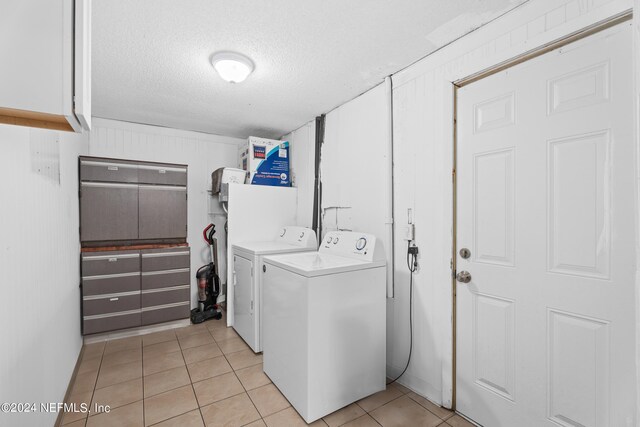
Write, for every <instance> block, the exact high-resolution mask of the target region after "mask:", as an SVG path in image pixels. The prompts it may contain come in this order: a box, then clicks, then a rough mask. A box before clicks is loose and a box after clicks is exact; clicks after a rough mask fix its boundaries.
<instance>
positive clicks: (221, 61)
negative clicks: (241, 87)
mask: <svg viewBox="0 0 640 427" xmlns="http://www.w3.org/2000/svg"><path fill="white" fill-rule="evenodd" d="M211 65H213V68H214V69H215V70H216V71H217V72H218V74H219V75H220V77H222V79H223V80H226V81H228V82H229V83H240V82H242V81H244V80H245V79H246V78H247V77H249V74H251V73H252V72H253V69H254V65H253V62H252V61H251V60H250V59H249V58H247V57H246V56H244V55H242V54H240V53H236V52H218V53H215V54H213V56H212V57H211Z"/></svg>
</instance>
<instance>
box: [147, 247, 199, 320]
mask: <svg viewBox="0 0 640 427" xmlns="http://www.w3.org/2000/svg"><path fill="white" fill-rule="evenodd" d="M189 259H190V257H189V248H175V249H150V250H144V251H142V258H141V260H142V281H141V292H142V318H141V323H142V324H143V325H150V324H152V323H157V322H167V321H170V320H176V319H183V318H186V317H189V313H190V308H191V286H190V283H191V280H190V279H191V273H190V269H189Z"/></svg>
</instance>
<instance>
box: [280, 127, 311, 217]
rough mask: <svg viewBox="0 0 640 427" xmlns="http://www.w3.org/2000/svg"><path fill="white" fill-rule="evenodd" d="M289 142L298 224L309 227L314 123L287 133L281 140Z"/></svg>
mask: <svg viewBox="0 0 640 427" xmlns="http://www.w3.org/2000/svg"><path fill="white" fill-rule="evenodd" d="M281 139H282V140H283V141H289V153H290V156H291V158H290V160H289V167H290V175H291V179H292V183H293V186H294V187H296V188H297V189H298V209H297V217H298V224H296V225H300V226H303V227H309V228H310V227H311V226H312V224H313V193H314V191H313V190H314V188H313V186H314V180H315V173H314V172H315V157H316V153H315V149H316V148H315V145H316V122H315V120H314V121H311V122H309V123H307V124H306V125H304V126H302V127H300V128H298V129H296V130H294V131H293V132H290V133H288V134H287V135H285V136H283V137H282V138H281Z"/></svg>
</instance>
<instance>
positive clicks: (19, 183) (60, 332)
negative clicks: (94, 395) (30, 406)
mask: <svg viewBox="0 0 640 427" xmlns="http://www.w3.org/2000/svg"><path fill="white" fill-rule="evenodd" d="M86 149H87V135H77V134H71V133H66V132H54V131H46V130H40V129H29V128H25V127H18V126H5V125H0V153H2V154H1V155H2V167H1V168H0V195H2V202H1V203H0V220H1V221H2V225H1V226H0V253H1V255H0V271H1V272H2V273H1V275H2V281H1V283H0V324H1V325H2V329H1V330H2V332H1V333H0V337H1V340H0V341H1V342H2V344H1V345H0V402H38V403H40V402H62V401H63V399H64V395H65V392H66V390H67V385H68V384H69V380H70V378H71V374H72V372H73V369H74V367H75V363H76V360H77V358H78V354H79V353H80V348H81V346H82V337H81V335H80V289H79V282H80V263H79V259H80V258H79V254H80V244H79V238H78V228H79V219H78V166H77V159H78V155H79V154H82V153H84V152H85V151H86ZM56 416H57V414H56V413H50V414H45V413H34V414H15V416H14V415H7V414H1V415H0V419H2V422H1V423H2V424H3V425H12V426H35V425H39V426H45V425H47V426H50V425H53V424H54V422H55V419H56Z"/></svg>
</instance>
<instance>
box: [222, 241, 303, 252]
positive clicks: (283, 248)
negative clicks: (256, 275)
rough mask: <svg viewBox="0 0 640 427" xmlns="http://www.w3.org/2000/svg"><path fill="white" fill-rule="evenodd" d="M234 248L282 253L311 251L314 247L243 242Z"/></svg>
mask: <svg viewBox="0 0 640 427" xmlns="http://www.w3.org/2000/svg"><path fill="white" fill-rule="evenodd" d="M232 248H233V250H234V251H235V250H238V251H242V252H247V253H249V254H251V255H264V254H282V253H288V252H309V251H313V250H314V248H307V247H304V246H296V245H290V244H288V243H283V242H277V241H271V242H242V243H237V244H235V245H233V246H232Z"/></svg>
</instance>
